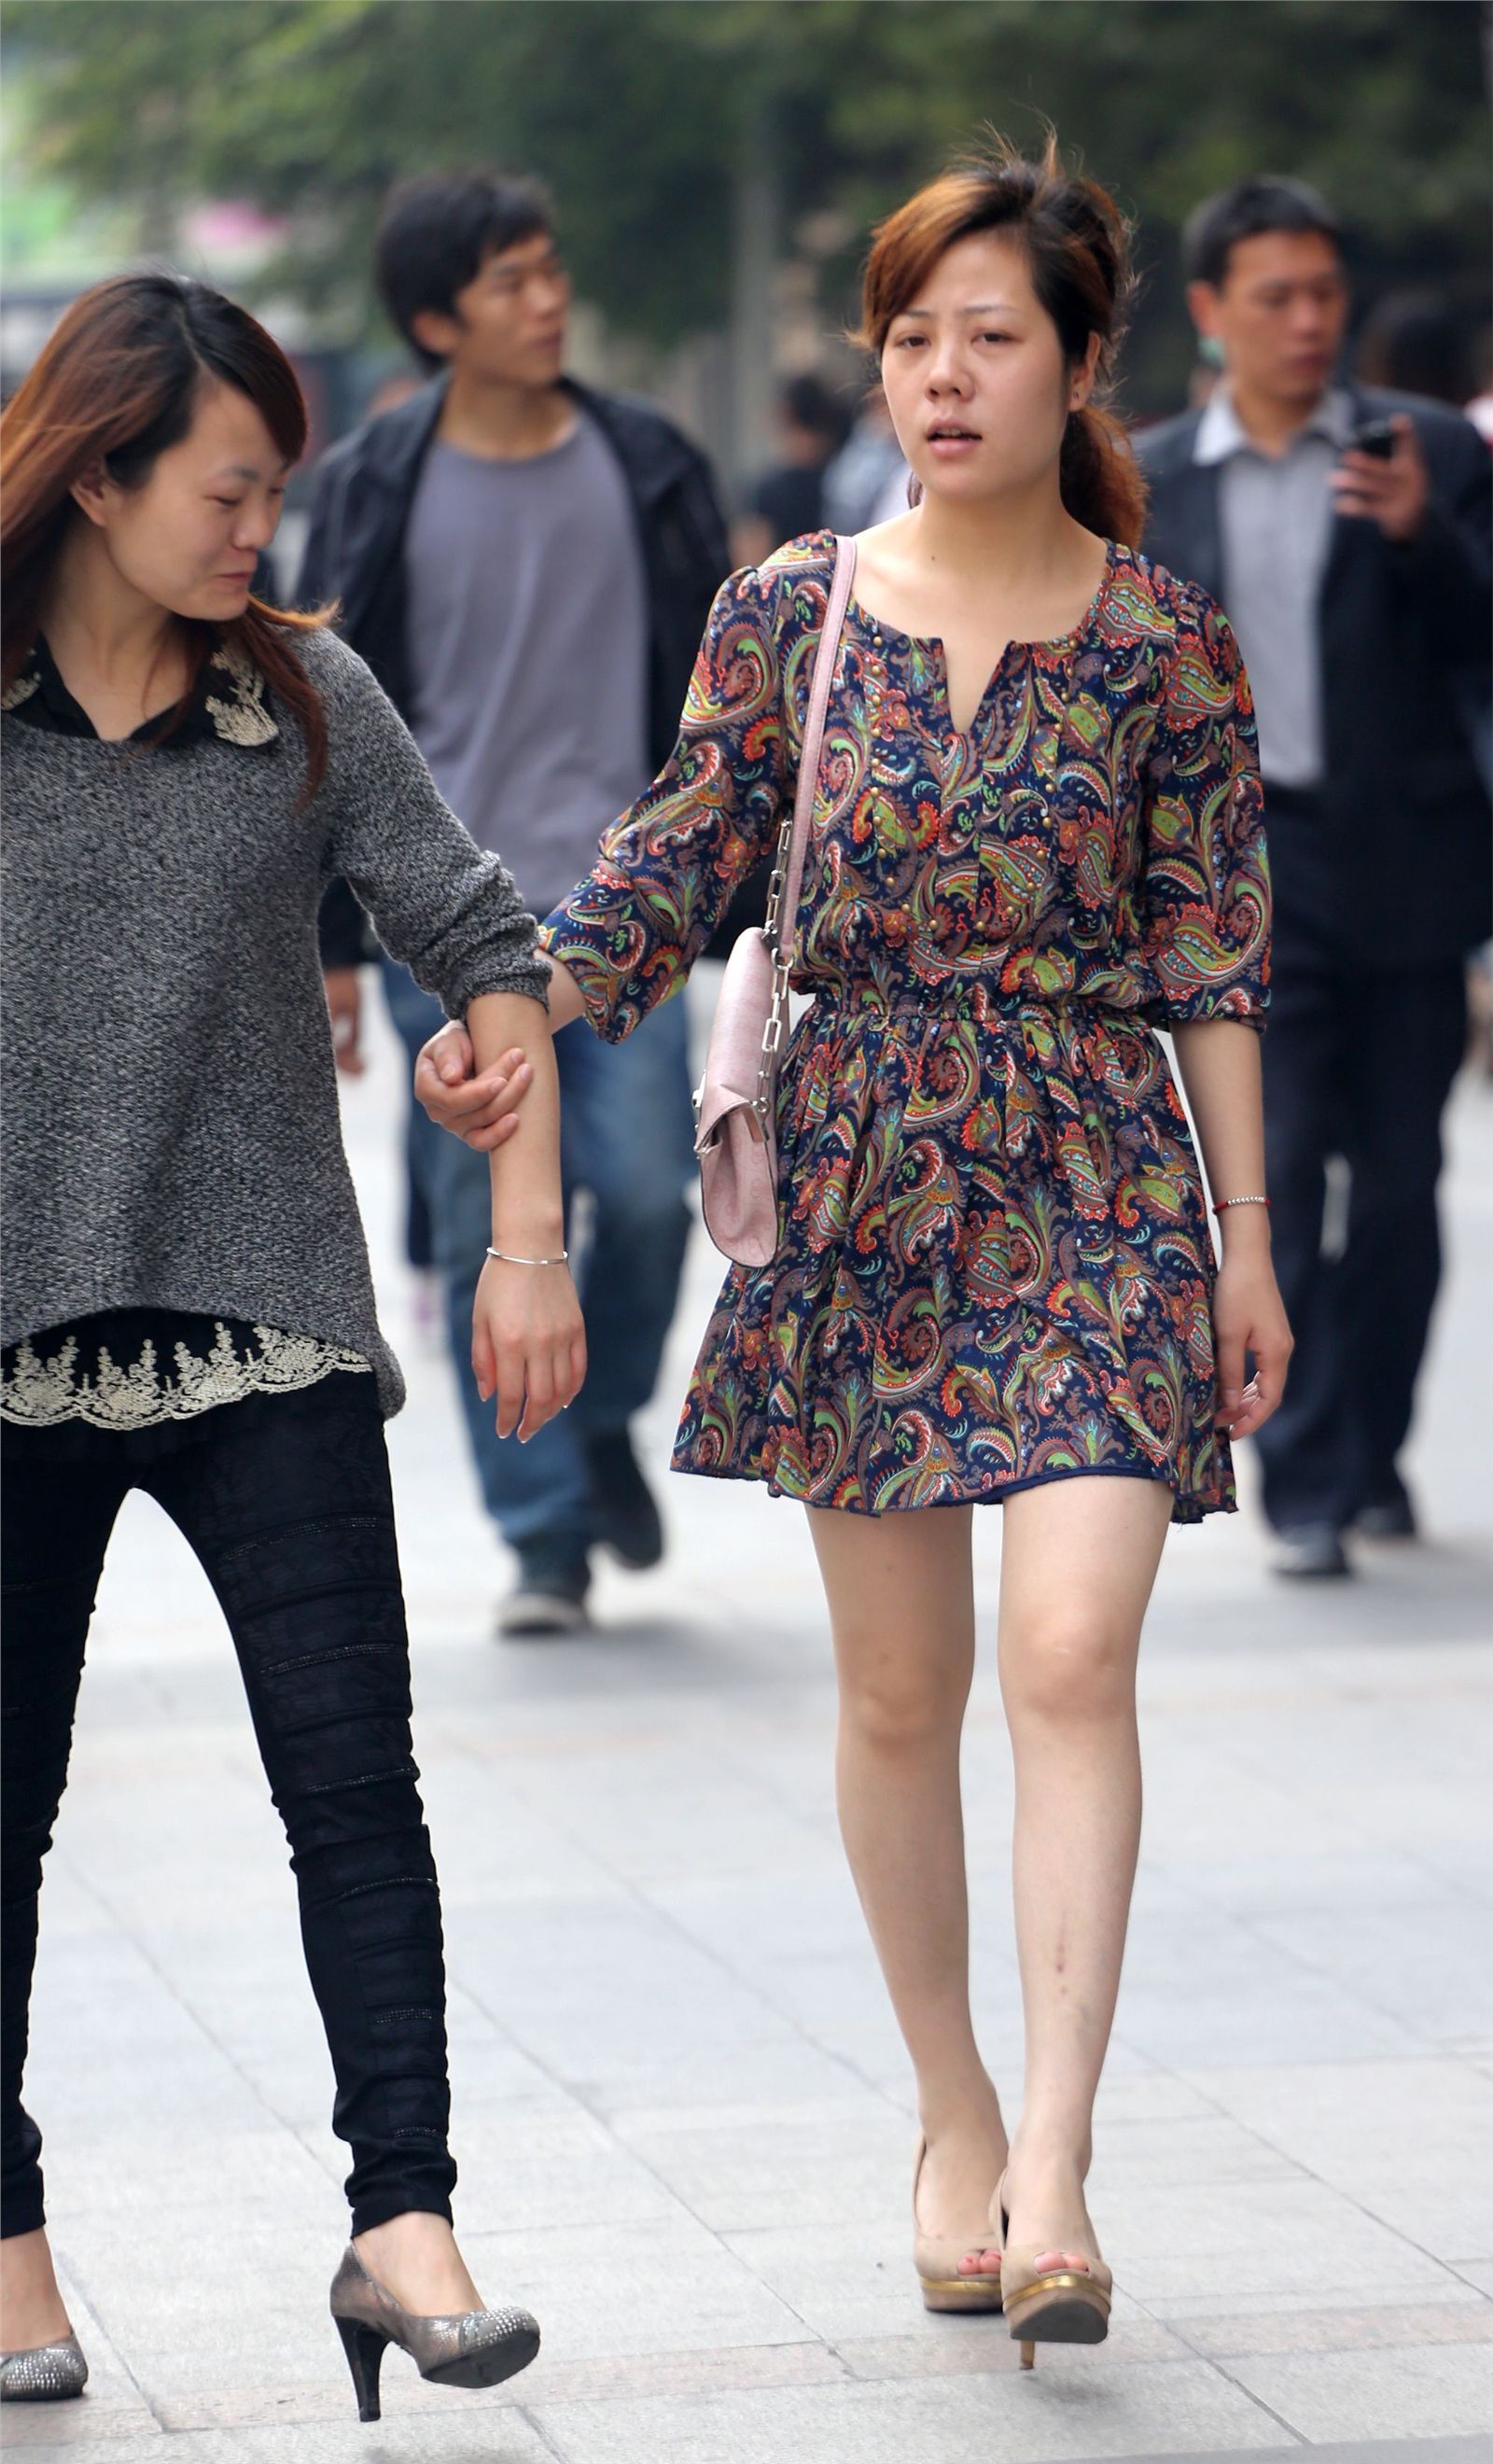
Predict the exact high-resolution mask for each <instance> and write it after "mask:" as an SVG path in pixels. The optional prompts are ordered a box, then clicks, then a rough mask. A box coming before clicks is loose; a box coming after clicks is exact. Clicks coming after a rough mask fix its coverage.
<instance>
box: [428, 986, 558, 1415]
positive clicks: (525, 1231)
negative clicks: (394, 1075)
mask: <svg viewBox="0 0 1493 2464" xmlns="http://www.w3.org/2000/svg"><path fill="white" fill-rule="evenodd" d="M463 1042H464V1043H465V1044H466V1045H467V1047H468V1049H469V1050H470V1052H471V1054H472V1058H473V1060H474V1063H475V1066H476V1068H477V1071H478V1081H477V1083H479V1084H481V1083H482V1082H483V1081H484V1080H491V1079H493V1078H494V1077H503V1078H505V1080H506V1083H507V1086H508V1087H509V1088H510V1089H512V1087H513V1086H514V1083H515V1081H516V1079H517V1078H518V1075H519V1071H520V1070H521V1071H522V1084H521V1086H520V1087H519V1088H518V1090H517V1092H516V1094H514V1095H513V1096H512V1098H511V1100H510V1101H509V1103H508V1105H507V1109H506V1111H505V1113H504V1115H503V1117H504V1119H505V1120H506V1121H507V1122H508V1123H509V1126H508V1127H507V1129H506V1130H505V1131H504V1133H503V1134H502V1136H501V1137H500V1138H494V1139H492V1140H490V1141H488V1143H490V1145H491V1146H492V1149H493V1152H492V1159H491V1169H492V1176H493V1243H492V1245H493V1247H494V1249H498V1250H501V1251H502V1252H503V1253H504V1254H503V1256H502V1257H501V1258H491V1257H490V1258H489V1259H488V1261H487V1263H486V1265H484V1267H483V1270H482V1274H481V1277H480V1279H479V1281H478V1284H477V1291H476V1299H475V1302H474V1304H473V1307H472V1373H473V1375H475V1377H476V1381H477V1390H478V1392H479V1394H480V1395H481V1397H482V1398H483V1400H484V1402H486V1401H489V1400H490V1399H491V1398H492V1397H494V1395H495V1396H496V1397H497V1434H498V1436H499V1437H500V1438H506V1437H511V1436H512V1435H513V1434H514V1432H515V1431H516V1432H517V1435H518V1437H519V1440H520V1441H524V1442H526V1441H528V1440H529V1439H530V1438H532V1437H533V1436H535V1435H536V1433H537V1432H538V1430H539V1429H541V1428H542V1427H543V1426H544V1423H545V1421H546V1420H549V1419H553V1418H554V1416H555V1414H556V1413H557V1412H560V1411H563V1410H564V1408H565V1407H566V1405H567V1404H568V1403H569V1402H570V1401H571V1400H572V1399H573V1397H575V1396H576V1395H577V1394H578V1393H579V1392H580V1389H581V1385H582V1380H583V1378H584V1376H585V1335H584V1331H583V1330H582V1318H581V1305H580V1302H579V1301H578V1299H577V1297H576V1288H575V1285H574V1283H573V1281H572V1279H571V1275H570V1269H569V1267H568V1266H567V1265H564V1264H563V1263H562V1259H561V1253H562V1251H563V1249H564V1245H565V1210H564V1200H563V1197H562V1194H561V1187H560V1081H559V1075H558V1073H557V1070H556V1067H555V1043H554V1035H553V1032H552V1027H551V1021H550V1019H549V1017H548V1016H547V1015H546V1013H545V1010H544V1006H543V1004H542V1002H540V1001H530V1000H527V999H525V998H523V997H521V996H519V995H516V994H511V993H484V994H483V995H481V996H480V997H479V998H478V999H477V1000H476V1001H472V1005H471V1007H470V1008H469V1010H468V1012H467V1025H466V1029H465V1032H464V1034H463ZM515 1053H518V1054H520V1055H521V1056H522V1059H521V1062H520V1063H519V1064H517V1065H516V1066H511V1064H512V1056H513V1055H514V1054H515ZM423 1057H424V1056H422V1058H423ZM516 1108H520V1109H516ZM470 1143H472V1144H475V1143H477V1141H476V1140H472V1141H470ZM536 1261H552V1262H555V1263H544V1264H539V1263H530V1262H536Z"/></svg>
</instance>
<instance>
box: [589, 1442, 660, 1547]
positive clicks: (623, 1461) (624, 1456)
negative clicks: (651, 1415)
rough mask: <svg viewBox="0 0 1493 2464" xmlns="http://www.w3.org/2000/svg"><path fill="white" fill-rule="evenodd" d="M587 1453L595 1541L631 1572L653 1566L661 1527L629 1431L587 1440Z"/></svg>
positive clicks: (656, 1508) (651, 1494)
mask: <svg viewBox="0 0 1493 2464" xmlns="http://www.w3.org/2000/svg"><path fill="white" fill-rule="evenodd" d="M585 1452H586V1465H587V1468H588V1470H589V1472H590V1475H591V1520H592V1522H593V1524H594V1526H595V1528H596V1536H597V1538H598V1540H600V1541H601V1542H602V1544H603V1546H604V1548H607V1549H610V1551H611V1552H612V1554H613V1556H614V1557H619V1558H620V1559H621V1560H622V1563H623V1564H624V1565H625V1566H628V1567H630V1568H631V1570H632V1572H633V1573H643V1572H644V1570H645V1568H647V1567H648V1566H656V1565H657V1564H658V1561H659V1559H660V1557H662V1555H663V1553H664V1527H663V1524H662V1522H661V1521H660V1519H659V1512H658V1507H657V1506H656V1504H655V1503H654V1499H653V1492H652V1490H651V1489H650V1488H649V1486H648V1482H647V1481H646V1480H645V1479H644V1477H643V1472H642V1467H641V1465H640V1464H639V1462H638V1459H637V1456H636V1455H635V1454H634V1453H633V1451H632V1439H631V1436H630V1434H629V1432H628V1431H627V1430H626V1429H611V1430H608V1431H607V1432H606V1433H605V1435H604V1436H601V1437H589V1438H587V1440H586V1441H585Z"/></svg>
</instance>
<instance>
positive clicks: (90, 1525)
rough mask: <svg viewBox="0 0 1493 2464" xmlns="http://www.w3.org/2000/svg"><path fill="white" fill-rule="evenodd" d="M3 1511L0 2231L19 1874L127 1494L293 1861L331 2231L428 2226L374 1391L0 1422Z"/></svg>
mask: <svg viewBox="0 0 1493 2464" xmlns="http://www.w3.org/2000/svg"><path fill="white" fill-rule="evenodd" d="M0 1463H3V1482H0V1501H3V1507H4V1516H5V1530H4V1542H5V1562H4V1606H5V1634H4V1675H3V1689H0V1690H3V1708H4V1719H3V1767H0V1785H3V1796H0V1824H3V1836H4V1869H3V1949H0V1994H3V2003H0V2032H3V2079H0V2097H3V2107H0V2158H3V2167H4V2182H3V2188H4V2202H3V2215H0V2230H3V2232H4V2233H6V2234H11V2233H31V2232H33V2231H34V2230H35V2228H36V2227H37V2226H39V2225H40V2224H41V2223H42V2221H43V2214H44V2210H43V2201H42V2177H41V2165H40V2154H41V2134H40V2132H39V2131H38V2130H37V2128H36V2125H35V2123H33V2121H32V2120H31V2118H30V2116H29V2115H28V2114H27V2113H26V2111H25V2110H24V2108H23V2106H22V2103H21V2079H22V2072H23V2070H24V2067H25V2061H26V2042H27V2017H28V2004H29V2001H30V1996H31V1984H32V1970H33V1966H34V1962H35V1954H36V1907H37V1894H38V1891H39V1888H40V1884H41V1860H42V1859H43V1857H44V1856H45V1854H46V1852H47V1849H48V1848H49V1846H50V1845H51V1841H52V1829H53V1824H54V1822H55V1818H56V1813H57V1807H58V1804H59V1802H60V1799H61V1795H62V1790H63V1787H64V1784H65V1782H66V1779H67V1766H68V1755H69V1752H70V1749H71V1746H72V1734H73V1714H74V1706H75V1705H76V1703H77V1687H78V1680H79V1678H80V1676H81V1674H82V1666H83V1651H84V1646H85V1643H86V1641H87V1638H88V1625H89V1619H90V1617H92V1615H93V1607H94V1597H95V1594H96V1592H97V1590H98V1586H99V1573H100V1570H101V1568H102V1565H103V1557H104V1551H105V1549H106V1547H107V1546H108V1541H109V1534H110V1532H111V1531H112V1529H113V1528H114V1521H115V1517H116V1516H117V1514H118V1513H119V1510H120V1507H121V1505H122V1503H123V1501H124V1498H125V1496H126V1495H127V1493H128V1491H129V1490H130V1489H131V1488H142V1489H143V1490H145V1492H146V1493H147V1495H149V1496H151V1497H153V1498H154V1499H155V1500H156V1502H157V1504H158V1505H160V1506H162V1507H164V1508H165V1512H166V1513H167V1514H168V1515H169V1516H170V1517H171V1520H172V1522H173V1523H174V1524H175V1525H176V1527H177V1529H178V1530H180V1531H181V1533H182V1534H183V1537H184V1538H185V1539H186V1540H187V1542H188V1543H189V1545H190V1547H191V1549H192V1550H193V1551H194V1553H195V1554H196V1556H197V1557H198V1559H199V1560H200V1562H201V1564H202V1566H203V1568H204V1570H205V1572H206V1573H207V1574H208V1577H209V1581H210V1582H211V1584H212V1588H213V1590H214V1592H215V1593H216V1594H217V1596H218V1599H219V1602H220V1603H221V1605H222V1608H223V1613H224V1615H225V1617H227V1619H228V1623H229V1630H230V1632H231V1635H232V1638H233V1644H234V1648H235V1649H236V1651H237V1653H238V1660H239V1666H240V1668H241V1670H242V1672H243V1679H244V1685H245V1690H246V1692H247V1693H248V1696H249V1708H250V1712H251V1715H252V1719H253V1724H254V1733H255V1736H256V1737H257V1739H258V1742H259V1750H260V1754H261V1756H262V1757H263V1761H264V1768H265V1772H266V1775H267V1776H268V1779H269V1782H270V1789H271V1793H272V1795H273V1797H274V1803H275V1806H276V1808H277V1809H278V1812H279V1814H280V1816H281V1819H282V1820H283V1822H284V1824H285V1829H286V1834H287V1837H288V1838H289V1840H290V1845H291V1869H292V1871H293V1872H294V1874H295V1876H296V1888H297V1891H298V1893H299V1896H300V1925H301V1939H302V1941H303V1943H304V1946H305V1953H306V1966H307V1969H309V1971H310V1975H311V1984H312V1990H313V1991H314V1992H315V1994H316V1997H317V2001H318V2006H319V2008H320V2012H321V2018H322V2023H323V2025H324V2027H325V2029H326V2036H327V2044H328V2047H329V2049H330V2052H331V2056H332V2067H333V2071H334V2074H335V2077H336V2082H337V2093H336V2101H335V2103H334V2106H333V2128H334V2129H335V2130H336V2131H337V2133H338V2135H339V2136H340V2138H342V2139H345V2140H346V2141H347V2142H348V2143H349V2145H351V2148H352V2151H353V2168H352V2171H351V2173H350V2174H349V2176H348V2180H347V2195H348V2198H349V2199H350V2201H351V2203H352V2211H353V2231H354V2232H355V2233H365V2232H367V2231H368V2229H369V2228H370V2227H371V2226H373V2225H377V2224H383V2223H384V2222H386V2221H387V2219H388V2218H389V2217H390V2216H395V2215H399V2214H401V2213H402V2212H403V2211H405V2210H406V2209H410V2208H418V2209H424V2210H426V2211H428V2212H430V2213H432V2214H435V2215H442V2216H447V2217H449V2216H450V2193H451V2189H452V2186H453V2184H454V2182H455V2179H456V2168H455V2167H454V2165H453V2164H452V2162H451V2159H450V2154H449V2152H448V2149H447V2125H448V2119H449V2113H450V2095H449V2090H448V2085H447V2072H446V1985H445V1963H444V1955H443V1948H442V1941H441V1904H440V1897H439V1893H438V1889H437V1884H436V1879H435V1864H434V1859H432V1857H431V1853H430V1840H429V1835H428V1832H427V1830H426V1825H425V1816H424V1813H423V1810H422V1807H421V1803H420V1793H419V1790H418V1788H417V1786H416V1782H417V1780H418V1778H419V1773H418V1771H417V1770H416V1768H415V1764H414V1761H413V1758H412V1756H411V1752H410V1735H409V1710H410V1703H409V1651H408V1643H407V1639H406V1629H405V1605H404V1597H403V1594H402V1591H401V1587H400V1576H399V1557H398V1552H397V1549H396V1545H395V1537H394V1516H393V1504H392V1499H391V1495H390V1489H389V1472H388V1457H387V1453H386V1451H385V1447H384V1428H383V1422H382V1420H381V1418H380V1414H379V1407H378V1397H377V1395H376V1392H375V1388H374V1381H373V1379H372V1377H371V1376H362V1375H354V1374H350V1373H348V1372H345V1371H343V1372H339V1373H338V1374H336V1375H333V1376H330V1377H326V1378H323V1379H322V1380H321V1382H320V1383H319V1384H318V1385H315V1386H308V1387H306V1388H304V1389H303V1390H302V1391H301V1392H300V1393H298V1394H291V1395H256V1396H252V1397H246V1398H245V1399H244V1400H243V1401H241V1402H237V1403H224V1404H220V1405H218V1406H217V1407H216V1408H215V1409H213V1410H211V1411H209V1412H205V1413H202V1414H200V1415H199V1416H198V1417H197V1418H195V1419H187V1420H182V1421H178V1422H172V1423H168V1424H166V1425H165V1426H163V1427H160V1428H154V1429H147V1430H141V1431H138V1432H131V1433H122V1432H115V1431H106V1430H99V1429H90V1428H86V1427H79V1426H77V1424H69V1425H67V1426H65V1427H59V1428H57V1429H55V1430H43V1429H35V1430H33V1429H25V1428H17V1427H15V1426H13V1425H11V1424H10V1423H7V1424H5V1425H4V1428H3V1431H0Z"/></svg>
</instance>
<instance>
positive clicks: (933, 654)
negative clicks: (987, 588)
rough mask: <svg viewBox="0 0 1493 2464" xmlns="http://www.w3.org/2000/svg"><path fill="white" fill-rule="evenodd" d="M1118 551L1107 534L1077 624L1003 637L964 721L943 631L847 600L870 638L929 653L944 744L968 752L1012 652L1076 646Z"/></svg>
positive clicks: (1105, 591) (1092, 620)
mask: <svg viewBox="0 0 1493 2464" xmlns="http://www.w3.org/2000/svg"><path fill="white" fill-rule="evenodd" d="M1119 556H1120V551H1119V543H1118V541H1117V540H1115V539H1106V541H1105V561H1104V571H1103V572H1102V573H1101V575H1100V577H1099V580H1098V583H1097V584H1096V586H1095V589H1094V594H1093V597H1092V598H1091V599H1090V600H1089V603H1088V605H1087V607H1086V608H1085V610H1084V613H1083V615H1082V616H1081V617H1080V618H1079V620H1078V622H1077V624H1076V625H1070V626H1069V627H1068V628H1067V631H1066V632H1065V633H1054V634H1053V635H1051V637H1050V638H1049V639H1048V640H1046V641H1040V642H1026V641H1018V640H1017V639H1016V638H1015V637H1014V636H1013V637H1012V639H1011V640H1010V641H1009V642H1007V643H1006V645H1005V648H1004V649H1002V651H1001V653H1000V656H999V659H998V660H997V661H996V664H995V666H994V667H993V668H992V669H991V671H990V673H989V675H988V676H987V677H986V679H985V687H984V691H983V692H982V693H981V694H980V696H979V699H978V701H977V703H976V705H975V708H974V711H973V713H972V715H971V717H970V723H969V725H968V727H955V723H954V709H953V705H952V703H951V700H950V696H949V654H948V651H947V650H946V649H945V647H944V641H943V636H942V634H941V633H905V632H904V631H903V630H902V627H900V625H890V624H889V623H888V622H887V620H886V618H885V617H883V616H873V615H872V613H871V611H870V609H869V608H868V607H863V606H862V605H861V603H860V601H859V600H858V599H856V598H854V597H852V598H851V600H850V602H849V606H850V611H851V613H852V614H853V616H854V617H855V620H856V622H857V624H858V625H859V626H860V627H862V629H863V631H865V632H867V633H868V634H869V635H870V636H871V638H872V640H873V641H877V642H899V643H901V644H902V645H903V647H904V648H905V649H909V650H922V651H924V652H926V653H927V654H928V656H929V657H930V658H931V659H932V661H933V668H934V671H935V673H936V675H937V678H938V690H939V693H940V695H941V697H942V700H943V716H944V722H945V724H944V734H945V736H946V737H947V740H948V745H949V749H950V751H951V753H961V752H962V753H965V754H969V753H971V752H973V751H974V750H975V749H976V748H977V744H978V741H979V737H980V735H981V733H982V729H981V722H982V720H983V719H984V716H985V713H986V710H987V708H988V706H989V703H990V701H991V698H992V695H993V694H994V693H995V692H996V689H997V687H998V686H999V683H1000V680H1001V677H1002V675H1003V674H1004V672H1005V670H1006V667H1007V665H1008V664H1009V662H1010V659H1011V657H1012V654H1013V652H1015V651H1021V652H1022V653H1024V654H1027V655H1030V654H1031V653H1032V652H1034V651H1039V650H1042V651H1046V652H1047V653H1048V654H1049V655H1051V654H1058V655H1061V654H1063V653H1064V652H1065V651H1068V650H1072V649H1077V647H1078V645H1079V643H1080V642H1081V641H1082V640H1083V639H1084V636H1085V635H1086V634H1087V633H1088V632H1090V631H1091V630H1092V629H1093V627H1094V625H1095V624H1096V623H1097V621H1098V618H1099V615H1100V612H1101V610H1102V609H1103V606H1104V604H1105V601H1106V599H1107V598H1108V596H1109V586H1110V583H1112V582H1113V579H1114V575H1115V571H1116V569H1117V566H1118V563H1119Z"/></svg>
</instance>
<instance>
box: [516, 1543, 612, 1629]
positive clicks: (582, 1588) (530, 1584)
mask: <svg viewBox="0 0 1493 2464" xmlns="http://www.w3.org/2000/svg"><path fill="white" fill-rule="evenodd" d="M590 1588H591V1573H590V1569H589V1567H588V1566H587V1564H586V1562H585V1559H584V1558H583V1557H582V1559H581V1561H580V1563H579V1565H577V1564H576V1563H574V1562H573V1561H572V1562H571V1563H569V1564H564V1565H558V1564H557V1563H556V1562H555V1560H554V1559H553V1558H543V1557H539V1556H538V1555H536V1556H532V1557H527V1556H522V1555H520V1557H519V1560H518V1580H517V1581H516V1584H515V1585H514V1588H513V1590H512V1591H511V1592H510V1593H509V1595H508V1597H507V1599H506V1600H504V1601H503V1602H502V1603H501V1605H500V1606H499V1608H498V1612H497V1631H498V1633H499V1634H500V1635H502V1636H505V1637H508V1638H529V1637H540V1636H544V1635H558V1634H584V1632H585V1630H586V1628H587V1626H588V1625H589V1624H590V1622H591V1620H590V1617H588V1616H587V1614H586V1604H585V1601H586V1594H587V1592H588V1591H589V1590H590Z"/></svg>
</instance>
